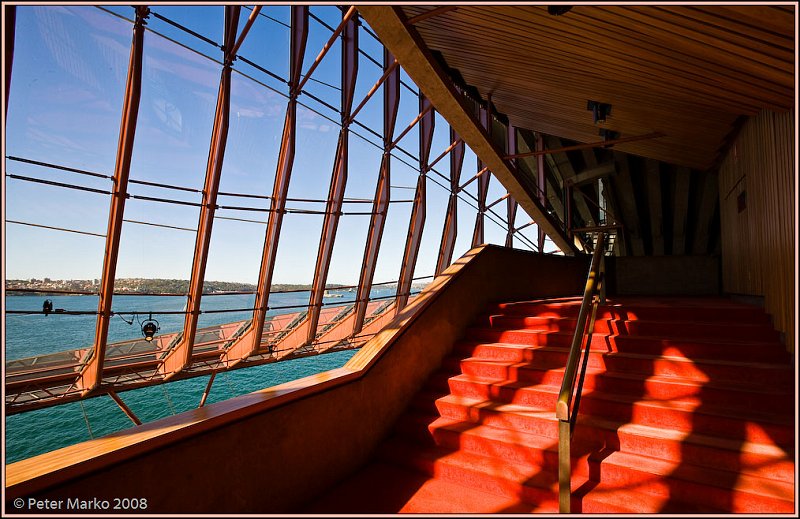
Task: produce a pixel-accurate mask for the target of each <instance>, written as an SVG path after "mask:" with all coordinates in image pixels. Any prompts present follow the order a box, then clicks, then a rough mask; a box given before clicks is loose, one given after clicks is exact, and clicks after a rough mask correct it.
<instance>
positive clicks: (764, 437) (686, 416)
mask: <svg viewBox="0 0 800 519" xmlns="http://www.w3.org/2000/svg"><path fill="white" fill-rule="evenodd" d="M436 409H437V411H438V413H439V414H440V415H441V416H444V417H446V418H451V419H454V420H462V421H470V422H475V423H480V424H484V425H489V426H492V427H497V428H500V429H511V430H519V431H523V432H527V433H531V434H537V435H539V436H545V437H548V438H557V436H558V425H557V423H556V421H555V420H554V418H553V416H554V415H555V412H553V413H552V414H553V416H549V415H548V416H538V415H537V416H531V415H520V414H516V413H503V412H499V411H494V410H491V409H476V408H469V407H465V406H461V405H457V404H454V403H451V402H447V401H444V400H439V401H437V402H436ZM601 410H602V411H608V414H605V415H603V417H604V418H607V419H615V418H616V416H615V415H619V418H621V419H625V421H629V422H630V423H635V424H638V425H649V426H653V427H665V428H669V429H671V430H677V431H686V432H693V433H695V434H703V435H716V436H720V437H722V438H730V439H734V440H739V441H747V442H751V443H765V444H767V445H773V444H774V445H778V446H783V448H784V449H790V448H791V446H792V445H793V444H794V428H793V427H791V426H782V425H775V424H768V423H758V422H752V421H741V420H737V419H733V418H727V417H723V416H709V415H706V414H702V413H692V412H687V411H680V410H671V409H667V410H665V409H663V408H659V409H654V408H652V407H649V406H645V405H643V404H634V405H633V406H632V407H631V406H630V405H627V406H625V405H622V404H617V407H614V406H612V405H611V404H607V405H606V406H605V407H603V408H602V409H601ZM580 412H581V416H586V415H587V411H586V406H583V405H582V406H581V411H580ZM579 424H580V422H579ZM576 434H577V433H576Z"/></svg>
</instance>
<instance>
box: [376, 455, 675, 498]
mask: <svg viewBox="0 0 800 519" xmlns="http://www.w3.org/2000/svg"><path fill="white" fill-rule="evenodd" d="M378 457H379V458H380V459H381V460H384V461H388V462H390V463H396V464H397V465H400V466H403V467H407V468H410V469H412V470H418V471H420V472H422V473H423V474H427V475H429V476H431V477H435V478H437V479H441V480H444V481H449V482H452V483H456V484H459V485H463V486H465V487H468V488H474V489H476V490H480V491H483V492H489V493H493V494H495V495H499V496H504V497H510V498H516V499H520V500H522V501H524V502H527V503H531V504H536V505H537V506H541V507H542V508H543V509H551V513H555V512H556V511H557V510H558V506H557V502H556V499H557V497H558V485H557V476H556V475H555V473H551V472H541V471H540V470H539V469H537V468H535V467H531V473H530V477H531V480H536V484H533V482H531V483H528V484H522V483H519V482H516V481H512V480H507V479H504V478H498V477H495V476H493V475H491V474H489V473H486V472H484V471H482V470H480V469H476V468H472V469H470V468H466V467H462V466H458V465H453V464H450V463H449V462H448V461H447V460H429V459H425V458H421V457H415V456H407V455H404V454H403V453H397V452H395V451H392V450H382V451H381V452H380V453H379V455H378ZM578 463H579V464H580V460H579V461H578ZM583 464H585V460H583ZM576 468H577V467H576ZM585 482H586V478H585V476H584V475H582V474H578V471H577V470H576V471H575V474H574V476H573V477H572V488H573V489H575V488H579V487H580V486H581V485H582V484H584V483H585ZM537 485H539V486H537ZM623 494H624V493H623ZM606 501H607V500H606ZM616 501H617V502H616V503H614V504H611V505H609V503H608V502H604V501H598V500H596V498H595V496H593V495H591V494H589V495H585V496H580V497H578V496H573V499H572V505H571V506H572V510H573V512H577V511H582V512H584V513H656V512H658V511H659V510H660V505H661V504H662V503H664V501H665V500H658V503H659V506H658V507H656V506H654V507H652V508H647V507H642V506H641V504H640V503H635V502H625V499H624V497H623V495H620V497H619V498H618V499H617V500H616Z"/></svg>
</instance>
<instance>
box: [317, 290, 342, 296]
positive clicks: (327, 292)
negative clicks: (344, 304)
mask: <svg viewBox="0 0 800 519" xmlns="http://www.w3.org/2000/svg"><path fill="white" fill-rule="evenodd" d="M322 297H344V294H340V293H339V292H331V291H330V290H326V291H325V292H323V293H322Z"/></svg>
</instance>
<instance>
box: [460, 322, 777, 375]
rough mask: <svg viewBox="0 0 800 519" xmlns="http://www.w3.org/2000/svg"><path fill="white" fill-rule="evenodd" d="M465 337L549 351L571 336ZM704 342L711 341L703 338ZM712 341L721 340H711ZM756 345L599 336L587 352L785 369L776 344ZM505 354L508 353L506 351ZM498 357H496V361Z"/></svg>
mask: <svg viewBox="0 0 800 519" xmlns="http://www.w3.org/2000/svg"><path fill="white" fill-rule="evenodd" d="M468 337H470V339H471V340H475V341H480V342H482V343H486V344H487V345H491V344H492V343H503V344H506V345H508V344H515V345H520V346H547V347H550V348H563V349H565V350H568V349H569V348H570V347H571V345H572V336H571V335H569V334H564V333H538V332H532V331H526V330H492V329H489V328H474V329H472V330H471V331H470V332H469V334H468ZM703 339H704V340H705V341H708V340H711V339H712V338H710V337H706V338H703ZM713 340H714V341H724V339H720V338H713ZM758 341H759V342H733V341H731V342H728V343H725V342H702V341H701V340H700V339H699V338H698V339H697V340H692V339H690V338H687V339H677V338H664V339H655V338H652V337H635V336H612V337H610V336H608V335H602V334H593V335H592V345H591V347H590V350H591V351H594V352H606V353H608V352H615V353H616V352H619V353H636V354H640V355H654V356H671V357H679V358H684V359H688V360H696V359H707V360H727V361H737V362H761V363H774V364H782V365H786V366H788V365H789V357H788V354H787V353H786V351H785V350H783V349H782V348H780V347H779V346H778V345H777V343H766V342H763V339H760V338H759V339H758ZM471 347H474V345H473V344H459V345H458V346H457V349H456V351H457V352H459V353H466V352H469V351H470V350H469V349H470V348H471ZM505 349H506V350H508V349H511V348H508V347H506V348H505ZM472 355H474V356H476V357H479V356H486V357H487V358H503V359H508V360H514V359H520V360H524V359H525V357H524V355H525V353H513V352H502V353H501V352H496V351H495V352H492V351H488V350H487V351H482V349H478V350H476V351H475V353H472ZM498 355H500V357H498Z"/></svg>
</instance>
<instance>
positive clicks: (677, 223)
mask: <svg viewBox="0 0 800 519" xmlns="http://www.w3.org/2000/svg"><path fill="white" fill-rule="evenodd" d="M690 174H691V172H690V171H689V168H685V167H679V168H677V170H676V171H675V175H673V177H674V178H673V184H674V188H673V197H674V200H673V205H672V214H673V217H672V218H673V220H672V222H673V223H672V240H673V241H672V254H674V255H676V256H683V255H684V254H686V220H687V218H686V215H687V214H688V213H689V181H690V178H689V175H690Z"/></svg>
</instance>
